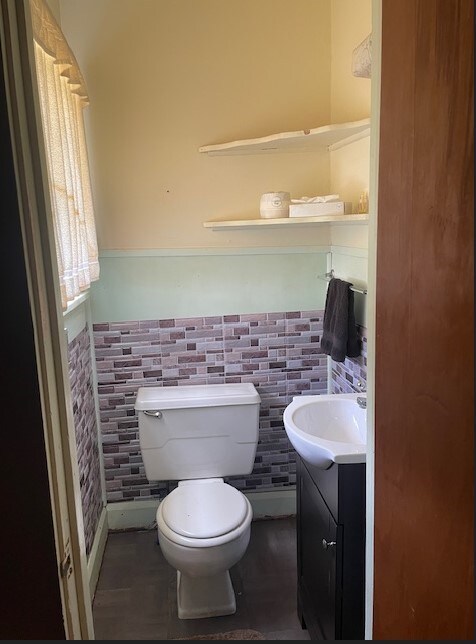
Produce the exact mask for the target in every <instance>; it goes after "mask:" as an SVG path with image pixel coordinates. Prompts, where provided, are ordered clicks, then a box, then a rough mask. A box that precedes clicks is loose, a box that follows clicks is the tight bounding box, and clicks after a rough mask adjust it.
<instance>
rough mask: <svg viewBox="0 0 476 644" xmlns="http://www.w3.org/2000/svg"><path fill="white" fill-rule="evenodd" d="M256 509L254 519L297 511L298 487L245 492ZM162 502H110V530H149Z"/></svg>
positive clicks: (108, 515) (108, 510)
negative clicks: (296, 488)
mask: <svg viewBox="0 0 476 644" xmlns="http://www.w3.org/2000/svg"><path fill="white" fill-rule="evenodd" d="M244 494H245V496H246V497H247V498H248V500H249V502H250V503H251V507H252V508H253V519H267V518H271V517H275V518H276V517H282V516H289V515H292V514H296V490H295V488H283V489H279V490H263V491H256V490H253V491H250V492H245V493H244ZM158 506H159V501H158V500H157V499H150V500H147V501H121V502H118V503H108V504H107V524H108V526H109V530H133V529H142V530H144V529H149V528H153V527H154V526H155V521H156V514H157V508H158Z"/></svg>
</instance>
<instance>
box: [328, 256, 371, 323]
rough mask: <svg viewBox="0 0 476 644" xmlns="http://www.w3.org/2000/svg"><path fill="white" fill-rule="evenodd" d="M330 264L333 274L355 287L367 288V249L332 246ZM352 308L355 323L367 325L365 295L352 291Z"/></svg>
mask: <svg viewBox="0 0 476 644" xmlns="http://www.w3.org/2000/svg"><path fill="white" fill-rule="evenodd" d="M331 257H332V259H331V264H332V268H333V269H334V271H335V276H336V277H339V278H340V279H342V280H346V281H347V282H351V283H352V284H353V285H354V286H356V287H357V288H362V289H366V288H367V268H368V250H367V249H366V248H352V247H345V246H332V253H331ZM354 310H355V320H356V322H357V324H361V325H362V326H365V327H366V326H367V295H361V294H360V293H354Z"/></svg>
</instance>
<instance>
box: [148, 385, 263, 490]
mask: <svg viewBox="0 0 476 644" xmlns="http://www.w3.org/2000/svg"><path fill="white" fill-rule="evenodd" d="M259 406H260V397H259V394H258V392H257V391H256V389H255V386H254V385H253V384H251V383H243V384H223V385H188V386H178V387H140V388H139V390H138V392H137V398H136V404H135V409H136V411H137V412H138V415H139V441H140V448H141V452H142V459H143V461H144V466H145V473H146V476H147V478H148V479H149V481H163V480H184V479H198V478H210V477H223V476H233V475H238V474H241V475H244V474H250V473H251V471H252V470H253V464H254V459H255V454H256V447H257V444H258V429H259Z"/></svg>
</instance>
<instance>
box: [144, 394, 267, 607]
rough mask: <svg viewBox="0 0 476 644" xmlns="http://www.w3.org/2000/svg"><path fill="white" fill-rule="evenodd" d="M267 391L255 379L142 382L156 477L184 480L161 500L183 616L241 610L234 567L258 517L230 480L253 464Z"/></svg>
mask: <svg viewBox="0 0 476 644" xmlns="http://www.w3.org/2000/svg"><path fill="white" fill-rule="evenodd" d="M259 406H260V397H259V394H258V392H257V391H256V389H255V387H254V385H252V384H248V383H247V384H223V385H204V386H200V385H196V386H195V385H189V386H179V387H140V388H139V390H138V393H137V399H136V404H135V408H136V410H137V411H138V412H139V438H140V446H141V451H142V458H143V461H144V466H145V473H146V476H147V478H148V479H149V480H150V481H165V480H178V481H179V484H178V487H177V488H176V489H175V490H173V491H172V492H171V493H170V494H169V495H168V496H167V497H166V498H165V499H164V500H163V501H162V502H161V503H160V505H159V509H158V510H157V528H158V533H159V543H160V547H161V549H162V552H163V554H164V556H165V558H166V559H167V561H168V562H169V563H170V564H171V565H172V566H174V568H176V569H177V602H178V616H179V617H180V618H181V619H196V618H199V617H214V616H218V615H231V614H232V613H234V612H235V610H236V602H235V593H234V591H233V586H232V584H231V579H230V574H229V572H228V570H229V568H231V567H232V566H233V565H235V564H236V563H237V562H238V561H239V560H240V559H241V557H242V556H243V555H244V553H245V551H246V548H247V546H248V542H249V539H250V525H251V519H252V516H253V513H252V510H251V505H250V503H249V501H248V499H247V498H246V497H245V496H244V495H243V494H242V493H241V492H239V491H238V490H236V489H235V488H234V487H232V486H231V485H228V484H227V483H225V482H224V481H223V478H222V477H224V476H233V475H246V474H250V473H251V471H252V469H253V463H254V459H255V454H256V447H257V444H258V428H259Z"/></svg>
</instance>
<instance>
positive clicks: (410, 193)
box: [373, 0, 474, 640]
mask: <svg viewBox="0 0 476 644" xmlns="http://www.w3.org/2000/svg"><path fill="white" fill-rule="evenodd" d="M473 135H474V123H473V0H383V4H382V92H381V131H380V162H379V163H380V167H379V203H378V242H377V309H376V310H377V319H376V334H377V336H376V393H375V400H376V409H375V414H376V426H375V450H376V451H375V595H374V631H373V636H374V638H375V639H435V640H436V639H453V638H455V639H472V638H473V634H474V633H473V628H474V627H473V610H474V603H473V545H474V544H473V469H474V468H473V460H474V452H473V431H474V430H473V384H474V374H473V368H474V362H473V349H474V346H473V326H474V320H473V205H474V195H473V182H472V177H473V162H474V146H473Z"/></svg>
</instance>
